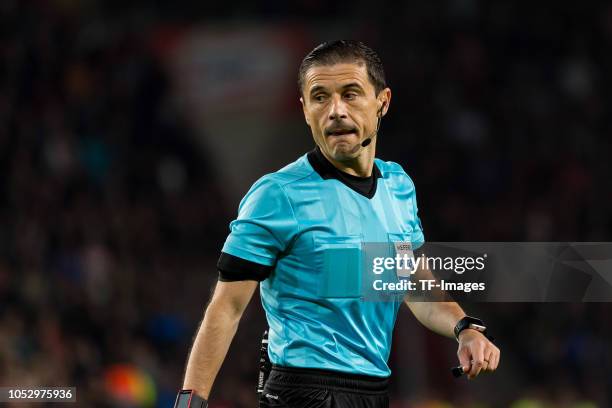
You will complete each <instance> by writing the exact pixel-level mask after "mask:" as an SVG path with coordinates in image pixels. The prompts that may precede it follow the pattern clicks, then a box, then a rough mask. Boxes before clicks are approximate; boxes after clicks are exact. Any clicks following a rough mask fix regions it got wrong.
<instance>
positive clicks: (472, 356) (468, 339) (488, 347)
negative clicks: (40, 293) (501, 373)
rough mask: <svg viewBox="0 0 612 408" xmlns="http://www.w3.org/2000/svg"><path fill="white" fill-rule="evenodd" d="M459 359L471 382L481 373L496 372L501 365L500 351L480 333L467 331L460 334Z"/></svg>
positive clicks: (471, 330)
mask: <svg viewBox="0 0 612 408" xmlns="http://www.w3.org/2000/svg"><path fill="white" fill-rule="evenodd" d="M457 357H459V362H460V363H461V367H463V372H464V373H466V374H467V377H468V380H471V379H472V378H476V376H478V374H480V372H481V371H495V370H496V369H497V366H498V365H499V357H500V351H499V349H498V348H497V347H496V346H495V344H493V343H491V342H490V341H489V339H487V338H486V337H485V336H484V335H483V334H482V333H480V332H479V331H477V330H473V329H465V330H463V331H462V332H461V333H459V349H458V350H457Z"/></svg>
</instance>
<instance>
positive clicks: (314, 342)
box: [177, 41, 500, 408]
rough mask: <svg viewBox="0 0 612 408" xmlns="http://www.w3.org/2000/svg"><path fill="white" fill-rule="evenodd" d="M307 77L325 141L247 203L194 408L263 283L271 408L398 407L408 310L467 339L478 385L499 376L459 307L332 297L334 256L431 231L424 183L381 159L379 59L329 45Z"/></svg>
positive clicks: (206, 328)
mask: <svg viewBox="0 0 612 408" xmlns="http://www.w3.org/2000/svg"><path fill="white" fill-rule="evenodd" d="M298 78H299V79H298V85H299V90H300V95H301V97H300V101H301V103H302V108H303V110H304V117H305V119H306V123H307V124H308V126H309V127H310V130H311V131H312V136H313V138H314V142H315V144H316V147H315V148H314V150H312V151H311V152H309V153H307V154H305V155H303V156H302V157H300V158H298V159H297V160H296V161H295V162H293V163H291V164H289V165H287V166H286V167H284V168H282V169H281V170H279V171H277V172H275V173H271V174H267V175H265V176H264V177H262V178H261V179H259V180H258V181H257V182H256V183H255V184H254V185H253V186H252V187H251V189H250V190H249V192H248V193H247V194H246V196H245V197H244V198H243V200H242V201H241V202H240V207H239V211H238V217H237V219H236V220H234V221H233V222H232V223H231V224H230V230H231V232H230V234H229V236H228V237H227V240H226V242H225V245H224V246H223V250H222V253H221V256H220V258H219V261H218V264H217V268H218V270H219V282H218V284H217V287H216V289H215V291H214V294H213V296H212V300H211V301H210V304H209V305H208V307H207V309H206V313H205V315H204V319H203V321H202V324H201V325H200V328H199V330H198V333H197V335H196V337H195V340H194V343H193V347H192V350H191V353H190V355H189V359H188V363H187V369H186V373H185V380H184V384H183V388H184V390H183V391H181V393H182V395H183V396H184V397H185V398H184V400H185V401H186V402H185V404H187V403H188V400H189V399H190V401H191V406H205V405H206V399H208V396H209V393H210V391H211V388H212V385H213V382H214V379H215V377H216V375H217V372H218V371H219V368H220V366H221V364H222V362H223V360H224V358H225V355H226V353H227V350H228V348H229V345H230V343H231V341H232V338H233V336H234V334H235V333H236V329H237V327H238V323H239V321H240V318H241V316H242V313H243V311H244V309H245V308H246V306H247V304H248V303H249V300H250V299H251V297H252V295H253V293H254V291H255V289H256V288H257V286H258V284H259V288H260V293H261V301H262V305H263V308H264V310H265V313H266V318H267V321H268V325H269V343H268V356H269V359H270V362H271V363H272V370H271V372H270V374H269V378H268V380H267V382H266V384H265V389H264V391H263V393H262V395H261V397H260V401H259V404H260V407H291V408H294V407H328V408H331V407H335V408H344V407H347V408H348V407H350V408H359V407H363V408H366V407H372V408H374V407H376V408H382V407H388V405H389V399H388V395H387V383H388V378H389V375H390V373H391V371H390V370H389V367H388V365H387V360H388V357H389V353H390V348H391V337H392V332H393V327H394V325H395V320H396V316H397V312H398V309H399V307H400V305H401V303H406V304H407V306H408V307H409V308H410V310H411V311H412V313H413V314H414V315H415V316H416V318H417V319H418V320H419V321H420V322H421V323H422V324H423V325H425V326H426V327H427V328H429V329H430V330H433V331H435V332H437V333H439V334H441V335H444V336H447V337H456V338H457V340H458V343H459V347H458V352H457V355H458V357H459V362H460V364H461V367H462V368H463V371H464V372H465V373H466V374H467V376H468V378H474V377H476V376H477V375H478V374H479V373H480V372H482V371H494V370H495V369H496V368H497V366H498V364H499V358H500V351H499V349H498V348H497V347H496V346H495V345H493V344H492V343H491V342H490V341H489V340H488V339H487V338H486V337H485V335H484V334H483V332H482V331H483V330H484V327H483V324H482V322H481V321H479V320H478V319H475V318H472V317H469V316H466V315H465V313H464V312H463V311H462V309H461V308H460V307H459V305H457V304H456V303H454V302H411V301H410V299H408V298H405V299H404V302H401V299H400V300H394V301H387V302H374V301H369V302H368V301H363V300H362V299H361V298H360V297H359V296H358V295H355V296H352V295H350V294H347V295H346V296H337V297H335V296H322V295H321V287H322V286H324V284H325V283H332V284H333V282H334V279H337V278H335V275H334V274H335V273H337V272H338V270H339V269H338V268H337V267H336V265H335V263H334V260H333V259H332V260H330V257H329V253H330V252H329V251H328V250H329V249H330V248H334V247H338V246H340V247H347V246H348V247H350V246H354V247H356V248H359V246H360V245H361V243H363V242H383V243H387V242H394V241H396V240H398V239H399V241H404V242H410V243H412V245H413V246H414V247H415V248H416V247H418V245H420V244H422V243H423V242H424V236H423V231H422V229H421V223H420V221H419V218H418V215H417V204H416V195H415V187H414V184H413V182H412V180H411V179H410V177H408V175H407V174H406V173H405V172H404V170H403V169H402V167H401V166H400V165H398V164H396V163H393V162H385V161H382V160H380V159H376V158H375V151H376V142H377V133H378V129H379V126H380V120H381V118H382V117H383V116H384V115H385V114H386V113H387V111H388V109H389V106H390V102H391V90H390V89H389V88H388V87H387V85H386V82H385V75H384V71H383V66H382V63H381V61H380V58H379V57H378V55H377V54H376V53H375V52H374V51H373V50H372V49H370V48H368V47H367V46H365V45H364V44H362V43H360V42H355V41H333V42H327V43H323V44H321V45H319V46H318V47H316V48H315V49H314V50H312V51H311V52H310V53H309V54H308V55H307V56H306V57H305V58H304V60H303V61H302V64H301V66H300V69H299V76H298ZM326 254H327V256H326ZM336 263H337V262H336ZM340 269H341V268H340ZM181 393H180V394H179V397H178V398H177V405H180V404H178V401H179V400H180V399H181ZM196 402H197V403H199V404H200V405H197V404H196ZM185 406H187V405H185Z"/></svg>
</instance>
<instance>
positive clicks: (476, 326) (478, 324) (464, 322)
mask: <svg viewBox="0 0 612 408" xmlns="http://www.w3.org/2000/svg"><path fill="white" fill-rule="evenodd" d="M465 329H473V330H477V331H479V332H481V333H482V334H483V335H484V336H485V337H487V338H488V336H487V327H486V326H485V324H484V322H483V321H482V320H480V319H477V318H475V317H472V316H465V317H464V318H463V319H461V320H459V321H458V322H457V325H456V326H455V337H456V338H457V340H459V334H460V333H461V332H462V331H464V330H465Z"/></svg>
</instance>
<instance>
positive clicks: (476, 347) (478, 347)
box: [468, 342, 484, 379]
mask: <svg viewBox="0 0 612 408" xmlns="http://www.w3.org/2000/svg"><path fill="white" fill-rule="evenodd" d="M472 344H473V345H472V350H471V352H472V368H471V370H470V372H469V374H468V378H469V379H472V378H475V377H476V376H477V375H478V374H480V370H481V369H482V365H483V362H484V361H483V360H484V349H483V347H482V344H481V343H480V342H474V343H472Z"/></svg>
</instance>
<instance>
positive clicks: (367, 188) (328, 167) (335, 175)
mask: <svg viewBox="0 0 612 408" xmlns="http://www.w3.org/2000/svg"><path fill="white" fill-rule="evenodd" d="M307 157H308V161H309V162H310V165H311V166H312V168H313V169H315V171H316V172H317V173H319V176H321V178H323V179H324V180H328V179H336V180H338V181H340V182H341V183H343V184H344V185H346V186H347V187H348V188H350V189H351V190H354V191H355V192H357V193H359V194H361V195H363V196H365V197H367V198H372V197H374V194H376V186H377V184H378V182H377V180H378V178H379V177H382V175H381V174H380V170H379V169H378V167H377V166H376V163H374V167H373V168H372V175H371V176H369V177H358V176H353V175H352V174H348V173H345V172H343V171H341V170H338V169H337V168H336V167H335V166H334V165H333V164H331V163H330V162H329V160H327V158H325V156H323V153H321V150H320V149H319V146H317V147H316V148H315V149H314V150H312V151H310V152H308V155H307Z"/></svg>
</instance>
